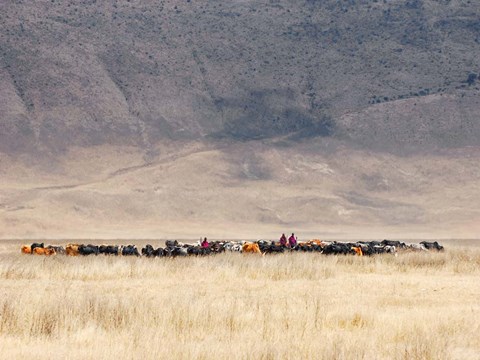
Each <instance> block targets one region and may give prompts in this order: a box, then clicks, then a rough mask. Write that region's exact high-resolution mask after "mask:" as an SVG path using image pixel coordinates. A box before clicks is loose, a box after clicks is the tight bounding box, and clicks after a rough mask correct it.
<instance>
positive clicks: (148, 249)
mask: <svg viewBox="0 0 480 360" xmlns="http://www.w3.org/2000/svg"><path fill="white" fill-rule="evenodd" d="M142 255H143V256H146V257H154V256H155V249H154V248H153V246H152V245H150V244H147V245H145V247H144V248H143V249H142Z"/></svg>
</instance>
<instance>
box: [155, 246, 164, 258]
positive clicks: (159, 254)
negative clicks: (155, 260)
mask: <svg viewBox="0 0 480 360" xmlns="http://www.w3.org/2000/svg"><path fill="white" fill-rule="evenodd" d="M153 255H154V256H158V257H162V256H165V251H164V250H163V248H161V247H159V248H158V249H157V250H154V251H153Z"/></svg>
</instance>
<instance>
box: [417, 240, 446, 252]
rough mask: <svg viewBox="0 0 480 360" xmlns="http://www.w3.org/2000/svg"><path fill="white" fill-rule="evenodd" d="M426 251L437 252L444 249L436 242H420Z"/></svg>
mask: <svg viewBox="0 0 480 360" xmlns="http://www.w3.org/2000/svg"><path fill="white" fill-rule="evenodd" d="M420 244H422V245H423V246H425V248H426V249H427V250H437V251H443V250H444V247H443V246H442V245H440V244H439V243H438V242H436V241H434V242H428V241H422V242H420Z"/></svg>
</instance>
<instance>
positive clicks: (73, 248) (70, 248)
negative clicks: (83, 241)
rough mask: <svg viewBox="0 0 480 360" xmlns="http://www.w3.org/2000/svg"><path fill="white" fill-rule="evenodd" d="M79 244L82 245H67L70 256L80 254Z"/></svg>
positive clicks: (66, 248)
mask: <svg viewBox="0 0 480 360" xmlns="http://www.w3.org/2000/svg"><path fill="white" fill-rule="evenodd" d="M79 246H80V245H79V244H68V245H67V246H66V247H65V252H66V253H67V255H69V256H78V255H79V254H80V253H79V251H78V247H79Z"/></svg>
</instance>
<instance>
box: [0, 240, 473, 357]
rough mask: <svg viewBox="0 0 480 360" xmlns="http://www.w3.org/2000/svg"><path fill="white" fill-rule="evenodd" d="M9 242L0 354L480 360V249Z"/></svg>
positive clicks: (0, 264)
mask: <svg viewBox="0 0 480 360" xmlns="http://www.w3.org/2000/svg"><path fill="white" fill-rule="evenodd" d="M19 245H20V244H19V243H16V242H3V243H0V284H1V285H0V348H1V355H0V356H1V357H2V358H5V359H115V360H119V359H159V358H195V359H222V358H230V359H233V358H235V359H253V358H255V359H256V358H261V359H275V358H281V359H296V358H310V359H474V358H479V357H480V336H478V334H479V333H480V300H479V299H480V281H479V276H480V247H477V246H455V245H454V243H452V244H450V246H447V250H446V251H445V252H443V253H404V254H399V256H398V257H394V256H391V255H385V256H375V257H370V258H369V257H363V258H361V257H355V256H348V257H344V256H338V257H334V256H332V257H326V256H323V255H319V254H303V253H294V254H284V255H276V256H265V257H261V256H258V255H241V254H236V253H234V254H221V255H217V256H210V257H205V258H193V257H190V258H177V259H146V258H125V257H104V256H98V257H75V258H73V257H66V256H59V255H57V256H54V257H48V258H47V257H40V256H30V255H22V254H20V250H19V249H20V246H19Z"/></svg>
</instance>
